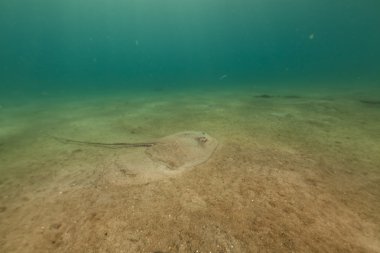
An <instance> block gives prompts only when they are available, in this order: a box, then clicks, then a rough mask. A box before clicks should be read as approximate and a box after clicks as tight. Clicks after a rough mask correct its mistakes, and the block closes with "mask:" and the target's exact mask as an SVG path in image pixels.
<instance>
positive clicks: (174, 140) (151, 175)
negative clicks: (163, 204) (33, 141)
mask: <svg viewBox="0 0 380 253" xmlns="http://www.w3.org/2000/svg"><path fill="white" fill-rule="evenodd" d="M53 138H55V139H56V140H58V141H60V142H63V143H66V144H78V145H89V146H96V147H101V148H114V149H118V151H117V152H116V158H115V156H114V157H113V159H112V160H111V161H109V162H108V163H107V165H106V166H105V168H104V173H103V175H104V178H105V179H106V180H107V181H109V182H111V183H114V184H119V185H120V184H128V183H132V184H134V183H146V182H149V181H152V180H156V179H161V178H163V177H167V176H173V175H177V174H178V173H181V172H183V171H185V170H188V169H191V168H193V167H195V166H198V165H200V164H203V163H205V162H206V161H207V160H208V159H209V158H210V157H211V155H212V154H213V153H214V151H215V149H216V147H217V145H218V142H217V140H216V139H214V138H213V137H211V136H210V135H208V134H207V133H205V132H198V131H186V132H180V133H176V134H173V135H169V136H165V137H162V138H159V139H156V140H153V141H148V142H137V143H129V142H117V143H102V142H87V141H79V140H71V139H64V138H58V137H53ZM123 148H127V149H128V151H123V150H122V149H123Z"/></svg>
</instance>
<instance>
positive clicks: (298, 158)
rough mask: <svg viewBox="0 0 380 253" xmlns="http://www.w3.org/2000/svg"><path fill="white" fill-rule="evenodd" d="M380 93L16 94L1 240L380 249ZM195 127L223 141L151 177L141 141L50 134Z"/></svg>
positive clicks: (122, 134)
mask: <svg viewBox="0 0 380 253" xmlns="http://www.w3.org/2000/svg"><path fill="white" fill-rule="evenodd" d="M51 96H54V94H51ZM375 97H376V96H374V95H373V94H363V93H348V92H346V93H341V94H339V93H331V92H329V91H328V90H325V91H320V92H315V91H314V92H310V91H303V92H301V91H299V90H296V89H293V90H290V89H289V90H286V89H284V90H283V91H280V90H277V91H271V90H255V89H247V90H238V89H236V90H217V89H205V90H201V91H200V90H198V91H189V90H187V91H170V90H165V89H160V90H156V91H152V92H141V93H136V94H134V93H128V92H125V94H124V93H119V94H114V95H107V96H87V97H85V98H81V99H78V98H70V97H69V96H68V97H58V98H51V99H49V98H46V96H44V98H43V99H41V100H40V101H37V102H31V101H28V102H26V103H24V104H22V103H18V104H17V105H16V104H12V103H4V104H2V106H1V109H0V117H1V118H0V121H1V127H0V164H1V166H0V252H39V253H40V252H380V156H379V154H380V127H379V126H380V107H379V105H378V104H376V103H365V102H363V101H374V100H373V99H374V98H375ZM183 131H204V132H206V133H208V134H210V135H211V136H213V137H214V138H215V139H216V140H218V147H217V148H216V150H215V151H214V152H213V154H212V156H211V157H210V158H209V159H208V160H207V161H206V162H204V163H201V164H199V165H197V166H195V167H192V168H190V169H187V170H183V171H181V173H177V174H175V175H171V176H168V177H162V176H161V177H154V176H153V177H152V178H153V179H154V180H145V181H144V180H141V181H136V180H134V178H135V177H136V171H135V170H133V169H136V168H137V169H139V167H138V166H137V167H133V164H138V162H139V159H145V158H144V153H143V152H144V150H143V148H136V149H109V148H101V147H93V146H87V145H75V144H65V143H62V142H59V141H56V140H54V139H53V138H51V137H50V135H54V136H60V137H64V138H71V139H76V140H83V141H93V142H143V141H146V140H154V139H158V138H162V137H164V136H170V135H172V134H175V133H178V132H183ZM141 157H143V158H141ZM148 163H149V162H147V164H148ZM152 165H154V163H152V164H150V165H147V166H150V167H149V168H150V169H151V166H152ZM160 169H162V168H160ZM152 173H153V172H152ZM147 177H149V175H147ZM152 178H150V179H152Z"/></svg>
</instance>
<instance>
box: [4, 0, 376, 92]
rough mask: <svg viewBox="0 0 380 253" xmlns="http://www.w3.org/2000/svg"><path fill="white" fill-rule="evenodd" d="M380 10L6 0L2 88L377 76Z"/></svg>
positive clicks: (222, 1) (286, 3) (275, 1)
mask: <svg viewBox="0 0 380 253" xmlns="http://www.w3.org/2000/svg"><path fill="white" fill-rule="evenodd" d="M379 10H380V4H379V2H378V1H373V0H366V1H355V0H348V1H338V2H336V1H334V2H331V1H326V0H322V1H315V0H302V1H301V0H282V1H280V0H269V1H263V0H261V1H259V0H257V1H256V0H255V1H244V0H237V1H228V0H202V1H201V0H193V1H174V0H160V1H149V0H139V1H135V0H129V1H121V0H110V1H101V0H94V1H89V0H80V1H78V0H68V1H48V0H31V1H14V0H2V1H1V3H0V31H1V40H0V91H1V96H2V97H4V96H5V97H9V94H15V95H20V94H23V95H24V96H28V95H31V94H39V93H41V92H49V93H50V94H51V95H52V94H58V93H59V92H61V93H62V92H70V93H74V94H75V93H80V92H83V91H84V92H93V93H100V94H101V93H102V92H103V91H106V90H111V91H114V90H120V89H121V90H123V89H135V88H141V87H144V88H147V89H148V90H149V89H153V90H160V89H163V88H166V89H178V88H188V87H200V86H201V87H204V86H216V87H220V86H229V87H231V86H232V87H237V86H239V85H241V84H244V85H248V86H249V85H264V86H268V85H269V86H270V85H274V84H276V85H282V86H286V85H289V84H292V83H298V84H299V85H300V86H310V85H311V86H313V85H323V83H329V84H331V83H336V84H340V85H341V84H344V85H346V86H347V87H350V85H352V84H355V85H359V86H363V85H365V84H367V83H372V84H373V83H375V84H376V83H378V80H379V78H380V74H379V73H380V62H379V61H378V59H379V58H380V47H379V45H380V32H379V28H378V24H380V15H378V11H379ZM344 85H343V86H344ZM330 86H331V85H330ZM364 89H365V88H364Z"/></svg>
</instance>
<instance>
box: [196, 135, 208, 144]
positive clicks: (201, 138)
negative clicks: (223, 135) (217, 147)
mask: <svg viewBox="0 0 380 253" xmlns="http://www.w3.org/2000/svg"><path fill="white" fill-rule="evenodd" d="M196 140H197V141H198V142H199V143H206V142H207V141H208V139H207V138H206V137H204V136H202V137H198V138H196Z"/></svg>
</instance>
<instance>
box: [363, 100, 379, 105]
mask: <svg viewBox="0 0 380 253" xmlns="http://www.w3.org/2000/svg"><path fill="white" fill-rule="evenodd" d="M360 102H361V103H363V104H367V105H380V100H360Z"/></svg>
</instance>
